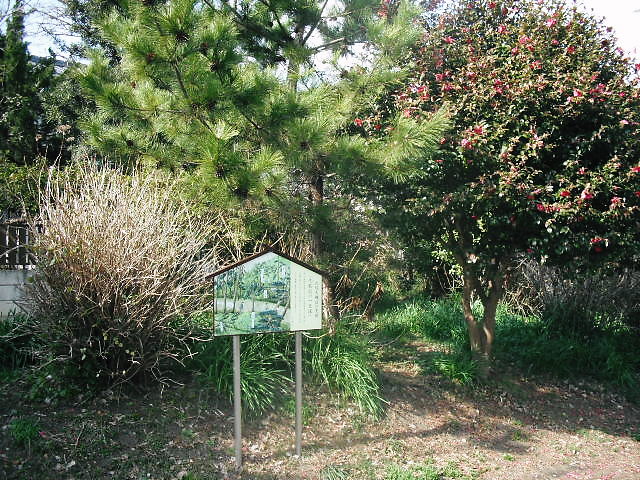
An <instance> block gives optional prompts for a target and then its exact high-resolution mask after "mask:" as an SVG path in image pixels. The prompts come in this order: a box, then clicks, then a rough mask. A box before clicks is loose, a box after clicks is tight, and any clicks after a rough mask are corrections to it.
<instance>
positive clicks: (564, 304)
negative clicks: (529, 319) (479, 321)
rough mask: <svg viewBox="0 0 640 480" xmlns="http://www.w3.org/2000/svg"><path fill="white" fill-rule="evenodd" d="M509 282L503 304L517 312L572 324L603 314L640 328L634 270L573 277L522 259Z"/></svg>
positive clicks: (638, 276)
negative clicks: (549, 317) (541, 315)
mask: <svg viewBox="0 0 640 480" xmlns="http://www.w3.org/2000/svg"><path fill="white" fill-rule="evenodd" d="M570 273H571V274H570ZM512 280H513V281H512V282H511V286H510V288H509V289H508V290H507V296H506V301H507V302H508V303H509V305H511V306H512V307H513V308H515V309H517V310H520V312H521V313H524V314H531V313H546V314H551V315H553V316H554V317H556V318H563V317H564V318H566V319H567V320H571V321H572V322H575V321H579V320H580V319H582V321H584V322H591V321H593V320H594V318H596V317H597V316H598V315H599V314H607V316H608V317H609V318H615V319H618V320H623V321H625V322H626V323H627V324H629V325H630V326H635V327H639V326H640V324H638V314H640V272H638V271H636V270H632V269H624V270H620V271H617V272H604V271H603V272H600V273H592V274H581V275H577V274H576V273H575V272H567V271H564V270H563V269H562V268H558V267H550V266H547V265H542V264H540V263H538V262H535V261H532V260H522V261H521V262H520V264H519V266H518V268H517V269H516V273H515V275H514V278H513V279H512Z"/></svg>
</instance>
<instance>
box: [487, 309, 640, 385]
mask: <svg viewBox="0 0 640 480" xmlns="http://www.w3.org/2000/svg"><path fill="white" fill-rule="evenodd" d="M497 318H498V321H497V326H496V332H497V333H496V339H497V340H496V356H497V358H499V359H502V360H505V361H509V362H512V363H515V364H516V365H518V366H519V367H520V368H522V369H523V370H525V371H527V372H531V373H542V374H550V375H553V376H556V377H560V378H593V379H596V380H598V381H602V382H604V383H607V384H610V385H612V386H614V387H616V388H618V389H620V390H621V391H622V392H624V393H626V394H627V395H628V396H629V397H630V398H640V383H639V381H640V358H639V357H638V354H637V352H638V351H640V338H639V336H638V332H637V331H635V329H634V328H633V327H631V326H629V325H628V324H627V323H626V322H624V321H622V320H620V319H615V318H611V317H606V314H596V315H594V316H592V317H591V318H590V319H589V320H590V321H589V322H587V321H585V319H582V318H581V319H576V320H572V321H567V317H566V312H559V313H558V314H554V313H553V312H545V313H544V314H543V315H532V316H528V317H525V316H521V315H515V314H511V313H509V312H508V310H507V309H506V307H503V308H502V312H501V314H499V315H498V317H497ZM576 326H580V328H576Z"/></svg>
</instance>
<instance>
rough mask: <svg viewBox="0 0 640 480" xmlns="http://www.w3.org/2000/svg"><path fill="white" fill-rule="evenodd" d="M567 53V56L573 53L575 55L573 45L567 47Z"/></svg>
mask: <svg viewBox="0 0 640 480" xmlns="http://www.w3.org/2000/svg"><path fill="white" fill-rule="evenodd" d="M567 53H568V54H569V55H571V54H573V53H576V47H574V46H573V45H570V46H568V47H567Z"/></svg>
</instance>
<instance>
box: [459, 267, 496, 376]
mask: <svg viewBox="0 0 640 480" xmlns="http://www.w3.org/2000/svg"><path fill="white" fill-rule="evenodd" d="M462 270H463V281H464V285H463V292H462V310H463V313H464V319H465V321H466V323H467V327H468V329H469V343H470V346H471V353H472V355H473V358H474V360H476V362H478V373H479V376H480V378H482V379H487V378H488V377H489V375H490V373H491V363H492V353H493V341H494V338H495V329H496V311H497V308H498V302H499V301H500V299H501V298H502V295H503V292H504V273H503V272H502V268H501V266H500V264H499V263H498V261H496V265H495V268H490V269H489V271H488V272H485V275H483V276H484V277H485V278H484V279H481V278H479V276H478V274H477V272H475V271H474V269H473V268H472V267H470V266H469V264H468V263H465V264H463V265H462ZM483 280H484V281H483ZM474 295H475V296H476V297H478V298H480V301H481V302H482V306H483V307H484V310H483V313H482V317H481V318H479V317H478V316H477V315H475V314H474V313H473V309H472V303H473V297H474Z"/></svg>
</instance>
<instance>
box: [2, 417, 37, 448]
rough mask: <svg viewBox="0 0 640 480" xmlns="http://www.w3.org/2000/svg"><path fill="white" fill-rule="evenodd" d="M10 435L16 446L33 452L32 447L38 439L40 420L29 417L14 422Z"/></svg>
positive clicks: (10, 427) (10, 426)
mask: <svg viewBox="0 0 640 480" xmlns="http://www.w3.org/2000/svg"><path fill="white" fill-rule="evenodd" d="M9 435H10V436H11V440H12V441H13V443H14V444H15V445H16V446H19V447H22V448H26V449H27V450H31V445H32V444H33V442H35V441H36V440H37V439H38V420H34V419H32V418H28V417H25V418H17V419H15V420H12V421H11V422H10V423H9Z"/></svg>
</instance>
